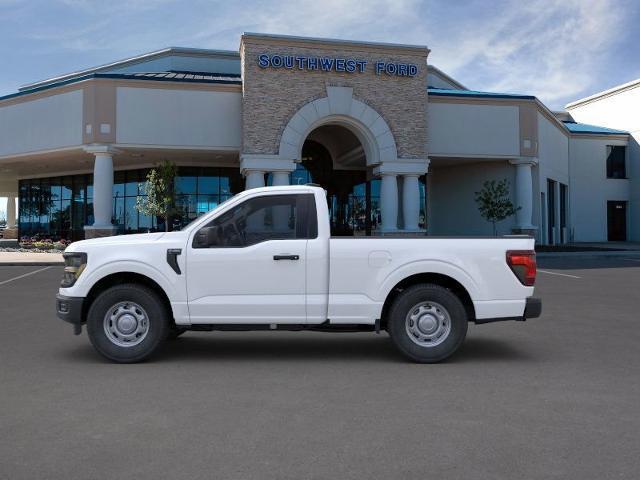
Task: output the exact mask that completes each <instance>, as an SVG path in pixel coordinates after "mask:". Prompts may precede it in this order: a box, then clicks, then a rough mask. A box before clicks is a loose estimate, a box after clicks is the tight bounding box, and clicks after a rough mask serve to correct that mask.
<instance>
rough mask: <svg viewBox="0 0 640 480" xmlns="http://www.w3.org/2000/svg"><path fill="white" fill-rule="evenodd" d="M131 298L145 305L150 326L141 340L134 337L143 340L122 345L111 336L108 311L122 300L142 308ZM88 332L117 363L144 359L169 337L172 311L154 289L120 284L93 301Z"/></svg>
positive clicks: (93, 343) (105, 355) (96, 343)
mask: <svg viewBox="0 0 640 480" xmlns="http://www.w3.org/2000/svg"><path fill="white" fill-rule="evenodd" d="M127 302H133V303H135V304H137V305H138V306H139V307H142V314H145V313H146V315H144V317H146V318H147V322H148V327H147V329H146V335H144V337H143V338H142V340H141V341H140V340H133V341H132V342H135V341H139V343H137V344H131V345H127V346H120V345H118V344H116V343H114V341H112V340H111V339H110V338H109V336H108V334H107V331H106V330H107V327H105V317H106V315H107V313H108V312H110V311H111V312H114V311H115V310H112V309H114V308H115V307H116V306H117V305H118V304H124V305H125V307H123V308H128V309H133V310H134V311H137V312H138V313H140V312H141V311H140V310H136V309H135V307H131V306H130V305H129V304H127ZM125 315H126V313H125ZM136 325H137V324H136ZM87 333H88V335H89V340H91V344H92V345H93V346H94V348H95V349H96V350H97V351H98V353H100V354H101V355H102V356H104V357H106V358H107V359H109V360H111V361H113V362H117V363H136V362H141V361H143V360H145V359H147V358H148V357H149V356H150V355H151V354H152V353H153V352H154V351H156V349H157V348H158V347H159V346H160V344H161V343H162V342H163V341H164V340H166V338H167V336H168V334H169V312H167V309H166V307H165V305H164V302H163V301H162V299H161V298H160V297H159V295H158V294H157V293H156V292H154V291H153V290H152V289H150V288H148V287H145V286H144V285H139V284H135V283H130V284H122V285H116V286H114V287H111V288H108V289H107V290H105V291H103V292H102V293H100V294H99V295H98V296H97V297H96V299H95V300H94V301H93V303H92V304H91V307H90V308H89V312H88V314H87ZM111 335H113V334H111ZM139 337H142V335H140V336H139ZM121 338H124V337H121Z"/></svg>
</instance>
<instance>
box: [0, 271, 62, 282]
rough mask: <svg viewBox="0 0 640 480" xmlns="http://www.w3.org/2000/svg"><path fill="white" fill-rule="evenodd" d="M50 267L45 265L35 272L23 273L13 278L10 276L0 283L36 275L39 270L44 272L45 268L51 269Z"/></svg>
mask: <svg viewBox="0 0 640 480" xmlns="http://www.w3.org/2000/svg"><path fill="white" fill-rule="evenodd" d="M50 268H51V267H44V268H40V269H38V270H34V271H33V272H28V273H25V274H23V275H18V276H17V277H13V278H10V279H9V280H4V281H3V282H0V285H4V284H5V283H9V282H13V281H14V280H20V279H21V278H24V277H28V276H29V275H35V274H36V273H39V272H44V271H45V270H49V269H50Z"/></svg>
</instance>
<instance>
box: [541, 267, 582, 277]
mask: <svg viewBox="0 0 640 480" xmlns="http://www.w3.org/2000/svg"><path fill="white" fill-rule="evenodd" d="M538 272H540V273H548V274H549V275H559V276H561V277H569V278H582V277H579V276H577V275H569V274H568V273H558V272H550V271H549V270H540V269H538Z"/></svg>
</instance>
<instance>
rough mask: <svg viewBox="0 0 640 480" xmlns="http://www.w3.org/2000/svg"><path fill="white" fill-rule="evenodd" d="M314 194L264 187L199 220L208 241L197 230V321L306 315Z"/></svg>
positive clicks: (190, 284) (191, 258) (193, 278)
mask: <svg viewBox="0 0 640 480" xmlns="http://www.w3.org/2000/svg"><path fill="white" fill-rule="evenodd" d="M309 197H310V198H309ZM311 201H313V195H309V194H304V195H303V194H286V195H282V194H268V195H265V194H261V195H260V196H256V197H253V198H248V199H247V200H245V201H243V202H242V203H240V204H239V205H236V206H235V207H233V208H231V209H230V210H228V211H226V212H224V213H223V214H221V215H220V216H219V217H217V218H215V219H213V220H212V221H211V222H209V224H208V225H205V226H204V227H201V228H200V229H199V231H201V232H202V237H205V238H206V240H204V241H205V243H204V244H203V243H202V242H201V241H200V240H198V238H199V237H198V234H197V233H195V235H193V237H194V238H195V240H194V239H193V238H192V239H191V240H190V246H189V248H188V252H187V276H186V278H187V297H188V302H189V315H190V317H191V321H192V323H227V324H228V323H236V324H240V323H242V324H252V323H253V324H258V323H261V324H263V323H267V324H268V323H279V324H282V323H305V322H306V286H305V285H306V249H307V238H308V237H309V235H311V233H309V231H308V224H307V222H308V219H307V215H306V212H307V211H308V210H309V208H310V207H309V206H308V202H311ZM314 219H315V210H314ZM205 229H207V230H208V231H207V230H205ZM314 236H315V234H314Z"/></svg>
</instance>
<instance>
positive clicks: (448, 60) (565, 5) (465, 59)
mask: <svg viewBox="0 0 640 480" xmlns="http://www.w3.org/2000/svg"><path fill="white" fill-rule="evenodd" d="M620 7H621V6H620V3H619V2H614V1H613V0H562V1H554V0H530V1H528V2H526V3H518V4H512V5H511V6H505V8H502V9H501V10H500V14H499V15H497V16H495V17H493V18H488V19H487V18H485V19H482V20H477V19H476V20H474V21H471V20H467V21H466V22H465V25H464V26H462V29H463V30H464V33H463V34H462V35H460V37H459V38H455V37H456V36H455V34H454V38H453V39H450V42H448V46H442V49H443V52H440V50H438V49H435V51H436V52H438V53H437V54H436V55H435V56H436V57H437V58H438V60H439V64H440V66H441V67H442V68H444V69H448V70H449V71H451V72H452V73H453V74H459V75H463V76H464V77H463V78H462V79H461V80H462V81H463V82H465V81H466V83H467V84H469V85H471V86H472V87H478V88H483V89H487V90H494V91H507V92H509V91H515V92H522V93H531V94H535V95H537V96H539V97H540V98H541V99H542V100H543V101H544V102H548V103H549V104H552V105H553V106H555V107H558V106H560V105H561V104H562V103H563V102H564V101H565V100H567V99H569V98H577V97H578V96H580V95H581V94H584V93H585V92H589V91H591V90H590V89H593V85H594V84H595V83H596V81H597V80H598V75H604V74H605V72H606V70H605V68H603V64H605V63H606V62H605V60H606V59H607V54H608V52H609V51H610V50H611V49H612V48H613V47H614V46H615V44H616V43H617V42H618V41H619V40H620V39H621V38H622V37H623V36H622V35H621V32H623V31H624V25H625V23H626V21H627V16H626V14H627V12H626V11H625V9H624V8H620ZM447 51H448V52H447ZM447 53H449V55H447ZM443 54H444V55H443ZM474 77H476V78H475V79H474ZM467 78H468V79H469V80H467ZM474 80H475V81H474ZM478 83H479V84H480V85H478Z"/></svg>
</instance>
